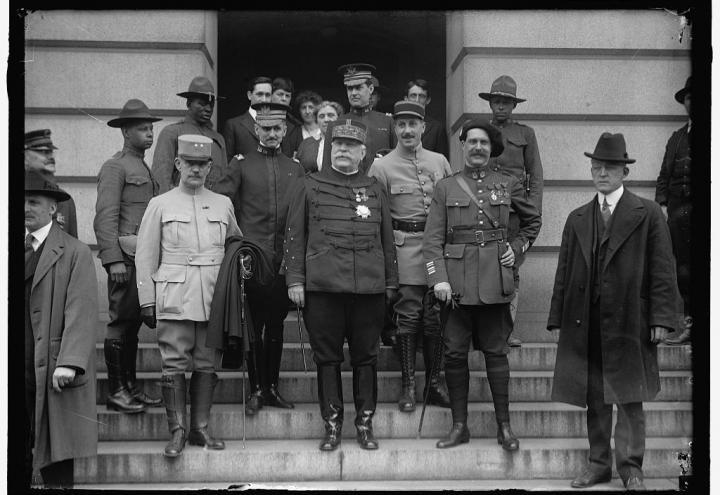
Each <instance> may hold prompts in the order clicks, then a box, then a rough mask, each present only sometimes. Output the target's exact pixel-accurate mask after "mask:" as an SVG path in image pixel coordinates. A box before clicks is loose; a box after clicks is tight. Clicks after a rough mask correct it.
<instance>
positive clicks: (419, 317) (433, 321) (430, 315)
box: [393, 285, 440, 336]
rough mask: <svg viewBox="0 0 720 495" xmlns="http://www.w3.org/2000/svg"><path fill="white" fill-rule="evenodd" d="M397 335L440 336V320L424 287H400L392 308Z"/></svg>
mask: <svg viewBox="0 0 720 495" xmlns="http://www.w3.org/2000/svg"><path fill="white" fill-rule="evenodd" d="M393 309H394V311H395V318H396V321H397V335H420V336H422V335H423V334H425V335H431V336H438V335H440V319H439V314H438V312H437V310H436V309H435V307H434V306H433V305H432V298H431V297H430V296H429V294H428V288H427V286H425V285H400V289H399V290H398V300H397V301H396V302H395V305H394V307H393Z"/></svg>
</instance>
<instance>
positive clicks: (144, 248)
mask: <svg viewBox="0 0 720 495" xmlns="http://www.w3.org/2000/svg"><path fill="white" fill-rule="evenodd" d="M212 144H213V141H212V140H211V139H209V138H206V137H204V136H200V135H183V136H180V137H178V156H177V158H176V159H175V166H176V167H177V169H178V172H180V183H179V185H178V187H176V188H174V189H172V190H170V191H169V192H167V193H165V194H161V195H160V196H157V197H155V198H153V199H151V200H150V203H149V204H148V207H147V210H146V211H145V215H144V216H143V219H142V223H141V224H140V231H139V233H138V244H137V252H136V255H135V264H136V266H137V285H138V298H139V302H140V307H141V314H142V315H143V319H144V321H145V322H146V323H147V324H148V326H150V327H151V328H154V327H155V324H156V322H157V333H158V345H159V347H160V355H161V358H162V391H163V399H164V401H165V407H166V409H167V418H168V427H169V429H170V433H171V435H172V438H171V439H170V442H169V443H168V444H167V446H166V447H165V455H166V456H168V457H176V456H178V455H180V454H181V453H182V451H183V447H184V446H185V441H186V439H187V440H188V441H189V442H190V444H191V445H201V446H204V447H205V448H209V449H223V448H225V444H224V443H223V442H222V441H220V440H216V439H214V438H212V437H211V436H210V434H209V433H208V429H207V426H208V420H209V417H210V406H211V404H212V394H213V390H214V389H215V385H216V384H217V380H218V378H217V375H216V374H215V364H216V362H217V359H218V351H216V350H215V349H212V348H210V347H207V346H206V345H205V339H206V334H207V321H208V319H209V316H210V303H211V302H212V297H213V290H214V289H215V281H216V279H217V275H218V270H219V269H220V264H221V263H222V260H223V257H224V255H225V239H226V238H228V237H230V236H233V235H241V232H240V228H239V227H238V225H237V222H236V221H235V215H234V213H233V206H232V202H231V201H230V199H229V198H227V197H225V196H222V195H220V194H216V193H213V192H211V191H208V190H207V189H205V187H204V183H205V179H206V177H207V176H208V174H209V173H210V167H211V166H212V160H211V158H210V157H211V153H212V152H211V146H212ZM189 370H192V371H193V373H192V378H191V379H190V401H191V409H190V432H189V435H187V436H186V432H187V430H188V425H187V419H186V414H185V390H186V388H185V372H186V371H189Z"/></svg>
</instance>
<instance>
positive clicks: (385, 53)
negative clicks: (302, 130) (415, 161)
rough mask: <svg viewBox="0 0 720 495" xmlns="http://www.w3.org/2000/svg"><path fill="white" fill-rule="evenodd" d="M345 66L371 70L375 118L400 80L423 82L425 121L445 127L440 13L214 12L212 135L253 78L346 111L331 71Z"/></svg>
mask: <svg viewBox="0 0 720 495" xmlns="http://www.w3.org/2000/svg"><path fill="white" fill-rule="evenodd" d="M353 62H366V63H370V64H373V65H375V66H376V67H377V77H378V79H379V80H380V84H381V85H382V86H384V88H385V91H384V93H383V94H382V101H381V102H380V104H379V105H378V110H379V111H383V112H391V111H392V105H393V103H394V102H395V101H397V100H399V99H402V97H403V96H404V94H405V88H406V84H407V82H408V81H410V80H411V79H415V78H423V79H426V80H427V81H428V82H429V83H430V88H431V97H432V102H431V103H430V105H429V107H428V114H429V115H431V116H432V117H434V118H435V119H437V120H439V121H441V122H442V123H443V125H444V124H445V67H446V64H445V14H444V13H443V12H433V11H427V12H425V11H414V12H390V11H388V12H369V11H366V12H343V11H330V12H322V11H287V12H262V11H255V12H250V11H227V12H219V13H218V93H219V94H220V95H223V96H225V97H227V100H224V101H222V103H221V105H220V106H219V109H218V124H219V128H220V129H222V126H223V124H224V123H225V121H226V120H227V119H229V118H231V117H234V116H236V115H239V114H241V113H243V112H245V111H246V110H247V107H248V104H249V103H248V99H247V96H246V92H247V83H248V81H249V80H250V79H251V78H253V77H255V76H258V75H265V76H268V77H275V76H283V77H289V78H290V79H292V80H293V83H294V84H295V95H297V93H298V92H300V91H302V90H304V89H310V90H313V91H316V92H317V93H319V94H320V95H321V96H322V97H323V98H324V99H326V100H335V101H337V102H339V103H341V104H342V105H343V106H344V107H345V109H346V110H347V109H348V101H347V95H346V93H345V89H344V87H343V84H342V78H341V76H340V75H339V74H338V72H337V67H338V66H340V65H343V64H347V63H353ZM295 95H293V96H295Z"/></svg>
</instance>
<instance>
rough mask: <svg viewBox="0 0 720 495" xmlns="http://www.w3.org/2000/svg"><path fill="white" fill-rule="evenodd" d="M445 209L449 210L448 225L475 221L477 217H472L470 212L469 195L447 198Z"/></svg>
mask: <svg viewBox="0 0 720 495" xmlns="http://www.w3.org/2000/svg"><path fill="white" fill-rule="evenodd" d="M445 209H446V210H447V223H448V226H454V225H465V224H474V223H475V219H474V218H472V215H471V212H470V210H471V208H470V198H468V197H467V196H466V197H448V198H446V199H445Z"/></svg>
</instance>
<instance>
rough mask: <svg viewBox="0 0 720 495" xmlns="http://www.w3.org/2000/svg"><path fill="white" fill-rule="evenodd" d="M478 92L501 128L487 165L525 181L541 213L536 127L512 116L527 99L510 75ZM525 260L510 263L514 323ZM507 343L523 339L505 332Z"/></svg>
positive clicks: (515, 223) (513, 224)
mask: <svg viewBox="0 0 720 495" xmlns="http://www.w3.org/2000/svg"><path fill="white" fill-rule="evenodd" d="M478 96H479V97H480V98H482V99H483V100H486V101H487V102H488V103H489V105H490V109H491V110H492V124H493V125H494V126H495V127H497V128H498V129H500V130H501V131H502V140H503V145H504V151H503V152H502V154H500V155H499V156H497V157H495V158H491V159H490V165H494V164H496V163H497V165H499V166H500V169H501V170H504V171H505V172H506V173H510V174H512V175H514V176H515V177H516V178H517V179H518V180H519V181H520V182H521V183H522V184H523V185H524V187H525V196H526V197H527V198H528V199H529V200H530V201H531V202H532V204H534V205H535V207H536V208H537V209H538V211H539V212H540V214H541V215H542V195H543V168H542V162H541V161H540V152H539V150H538V143H537V139H536V138H535V131H533V129H532V127H529V126H527V125H525V124H521V123H519V122H518V121H516V120H514V119H512V118H511V117H512V112H513V110H514V109H515V107H516V106H517V104H518V103H522V102H524V101H526V100H525V99H524V98H518V97H517V84H516V83H515V80H514V79H513V78H512V77H510V76H500V77H498V78H497V79H495V80H494V81H493V83H492V86H491V87H490V92H489V93H479V94H478ZM509 228H510V230H511V232H513V235H514V234H515V233H516V232H517V230H518V229H519V219H518V216H517V215H515V214H513V215H511V216H510V226H509ZM524 261H525V255H524V254H521V255H519V256H518V258H517V260H515V265H514V266H513V277H514V278H515V285H516V287H515V297H514V298H513V300H512V302H511V303H510V311H511V314H512V319H513V325H514V323H515V316H516V314H517V306H518V300H519V295H520V273H519V270H520V265H522V264H523V262H524ZM508 344H510V346H512V347H517V346H520V345H521V344H522V341H521V340H520V339H519V338H517V337H515V336H514V335H512V333H511V334H510V336H508Z"/></svg>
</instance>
